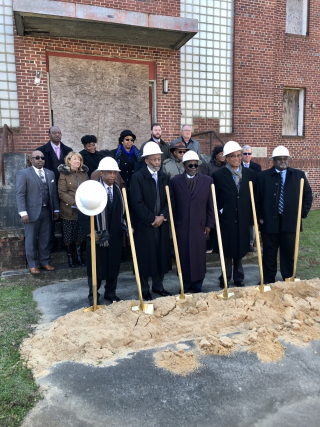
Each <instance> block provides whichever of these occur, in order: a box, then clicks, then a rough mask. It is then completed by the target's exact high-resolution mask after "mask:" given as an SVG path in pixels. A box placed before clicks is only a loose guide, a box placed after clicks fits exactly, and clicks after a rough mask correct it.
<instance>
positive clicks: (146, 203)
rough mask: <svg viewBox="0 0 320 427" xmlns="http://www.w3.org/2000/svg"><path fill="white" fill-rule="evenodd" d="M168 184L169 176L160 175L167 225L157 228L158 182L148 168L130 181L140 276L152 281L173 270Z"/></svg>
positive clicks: (160, 189)
mask: <svg viewBox="0 0 320 427" xmlns="http://www.w3.org/2000/svg"><path fill="white" fill-rule="evenodd" d="M169 181H170V179H169V177H168V176H167V175H166V174H164V173H163V172H161V171H159V172H158V189H159V193H160V214H163V215H164V217H165V218H166V219H167V221H164V222H163V223H162V225H161V226H160V227H158V228H154V227H152V225H151V223H152V222H153V221H154V219H155V213H154V207H155V203H156V199H157V190H156V183H155V180H154V179H153V178H152V175H151V173H150V172H149V170H148V169H147V167H143V168H141V170H140V171H138V172H136V173H134V174H133V175H132V178H131V185H130V200H131V207H132V209H131V213H132V226H133V229H134V240H135V244H136V251H137V258H138V265H139V271H140V275H141V276H150V277H153V276H156V275H158V274H165V273H167V272H168V271H169V270H171V254H170V241H169V208H168V201H167V197H166V192H165V186H166V185H169Z"/></svg>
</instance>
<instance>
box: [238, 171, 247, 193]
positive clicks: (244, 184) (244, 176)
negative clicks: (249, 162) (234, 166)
mask: <svg viewBox="0 0 320 427" xmlns="http://www.w3.org/2000/svg"><path fill="white" fill-rule="evenodd" d="M247 187H249V177H248V171H247V170H246V168H245V167H244V166H243V167H242V182H241V184H240V190H239V194H241V193H242V192H243V191H244V190H245V188H247Z"/></svg>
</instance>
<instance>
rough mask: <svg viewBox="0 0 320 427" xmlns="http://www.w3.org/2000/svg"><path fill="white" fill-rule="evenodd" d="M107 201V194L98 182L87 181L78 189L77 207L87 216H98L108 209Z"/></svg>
mask: <svg viewBox="0 0 320 427" xmlns="http://www.w3.org/2000/svg"><path fill="white" fill-rule="evenodd" d="M107 201H108V196H107V192H106V190H105V188H104V186H103V185H101V183H100V182H98V181H85V182H83V183H82V184H80V185H79V187H78V189H77V192H76V205H77V208H78V209H79V211H80V212H82V213H83V214H85V215H89V216H94V215H98V214H99V213H101V212H102V211H103V209H104V208H105V207H106V205H107Z"/></svg>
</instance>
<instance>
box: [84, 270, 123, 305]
mask: <svg viewBox="0 0 320 427" xmlns="http://www.w3.org/2000/svg"><path fill="white" fill-rule="evenodd" d="M117 281H118V278H117V277H116V278H115V279H107V280H106V283H105V285H104V297H105V298H106V297H108V298H112V297H114V296H115V295H116V289H117ZM101 282H102V280H101V279H98V278H97V291H99V289H100V287H101ZM88 285H89V295H88V299H89V302H90V304H93V289H92V277H90V276H88ZM99 296H100V294H99V292H97V298H98V300H99Z"/></svg>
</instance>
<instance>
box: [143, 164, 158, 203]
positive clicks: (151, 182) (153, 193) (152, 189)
mask: <svg viewBox="0 0 320 427" xmlns="http://www.w3.org/2000/svg"><path fill="white" fill-rule="evenodd" d="M140 170H141V173H142V174H143V176H144V178H145V179H146V180H147V182H148V187H149V188H150V197H151V202H152V206H154V204H155V203H156V198H157V189H156V183H155V181H154V179H153V178H152V175H151V173H150V172H149V169H148V168H147V165H146V166H145V167H143V168H142V169H140ZM158 174H159V172H158ZM158 179H159V175H158Z"/></svg>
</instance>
